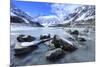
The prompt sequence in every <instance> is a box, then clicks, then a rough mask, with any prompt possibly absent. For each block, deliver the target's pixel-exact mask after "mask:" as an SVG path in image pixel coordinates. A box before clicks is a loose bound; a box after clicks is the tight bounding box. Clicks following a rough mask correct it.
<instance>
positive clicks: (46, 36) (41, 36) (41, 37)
mask: <svg viewBox="0 0 100 67" xmlns="http://www.w3.org/2000/svg"><path fill="white" fill-rule="evenodd" d="M47 38H50V34H43V35H40V39H47Z"/></svg>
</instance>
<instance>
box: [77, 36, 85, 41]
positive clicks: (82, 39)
mask: <svg viewBox="0 0 100 67" xmlns="http://www.w3.org/2000/svg"><path fill="white" fill-rule="evenodd" d="M78 41H80V42H85V41H86V37H84V36H79V37H78Z"/></svg>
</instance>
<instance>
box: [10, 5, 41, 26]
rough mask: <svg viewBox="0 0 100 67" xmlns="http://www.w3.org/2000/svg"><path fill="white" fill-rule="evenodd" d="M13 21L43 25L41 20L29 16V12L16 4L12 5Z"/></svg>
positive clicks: (11, 14)
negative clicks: (37, 20) (34, 19)
mask: <svg viewBox="0 0 100 67" xmlns="http://www.w3.org/2000/svg"><path fill="white" fill-rule="evenodd" d="M10 16H11V17H10V19H11V23H25V24H26V25H31V26H36V27H37V26H39V27H40V26H42V25H41V24H40V23H39V22H35V21H33V18H32V17H31V16H29V15H28V14H27V13H25V12H24V11H22V10H21V9H19V8H17V7H16V6H12V7H11V12H10Z"/></svg>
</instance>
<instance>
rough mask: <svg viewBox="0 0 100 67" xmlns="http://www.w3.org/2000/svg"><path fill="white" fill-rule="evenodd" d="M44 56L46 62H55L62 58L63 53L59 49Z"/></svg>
mask: <svg viewBox="0 0 100 67" xmlns="http://www.w3.org/2000/svg"><path fill="white" fill-rule="evenodd" d="M45 56H46V58H47V60H51V61H55V60H57V59H60V58H62V57H63V56H64V51H63V50H62V49H61V48H57V49H54V50H50V51H48V52H47V53H46V55H45Z"/></svg>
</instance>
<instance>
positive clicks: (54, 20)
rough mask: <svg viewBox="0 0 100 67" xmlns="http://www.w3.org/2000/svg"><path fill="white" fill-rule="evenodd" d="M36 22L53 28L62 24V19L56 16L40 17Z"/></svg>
mask: <svg viewBox="0 0 100 67" xmlns="http://www.w3.org/2000/svg"><path fill="white" fill-rule="evenodd" d="M35 20H36V21H37V22H40V23H41V24H42V25H43V26H51V25H55V24H59V23H60V19H59V18H58V17H57V16H56V15H49V16H39V17H38V18H36V19H35Z"/></svg>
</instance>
